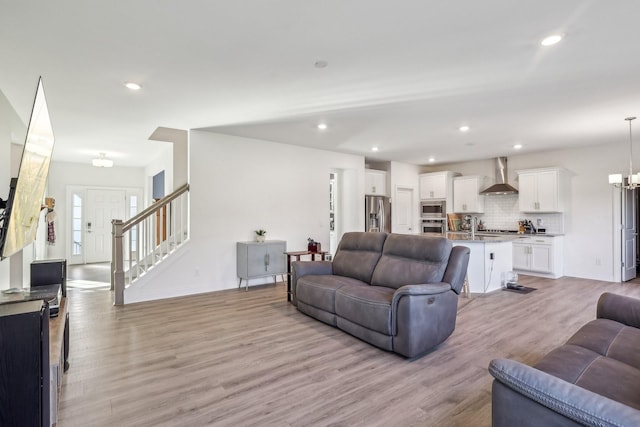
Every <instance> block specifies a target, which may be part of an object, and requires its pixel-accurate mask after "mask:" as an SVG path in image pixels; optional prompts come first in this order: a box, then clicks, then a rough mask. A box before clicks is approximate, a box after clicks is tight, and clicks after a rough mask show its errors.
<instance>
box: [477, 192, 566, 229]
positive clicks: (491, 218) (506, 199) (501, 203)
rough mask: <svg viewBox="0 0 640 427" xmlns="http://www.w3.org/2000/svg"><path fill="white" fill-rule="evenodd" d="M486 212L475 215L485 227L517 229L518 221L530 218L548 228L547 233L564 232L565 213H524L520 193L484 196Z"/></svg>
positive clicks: (534, 222) (534, 223)
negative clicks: (519, 201) (519, 199)
mask: <svg viewBox="0 0 640 427" xmlns="http://www.w3.org/2000/svg"><path fill="white" fill-rule="evenodd" d="M484 197H485V199H484V213H483V214H477V215H474V216H477V217H478V220H482V222H483V223H484V224H485V228H489V229H492V228H496V229H503V230H517V229H518V221H521V220H523V219H528V220H531V222H533V225H534V226H536V227H542V228H546V229H547V233H557V234H562V233H564V215H563V214H562V213H527V214H525V213H523V212H520V211H519V206H518V195H517V194H512V195H487V196H484Z"/></svg>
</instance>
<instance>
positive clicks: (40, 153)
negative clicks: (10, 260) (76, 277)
mask: <svg viewBox="0 0 640 427" xmlns="http://www.w3.org/2000/svg"><path fill="white" fill-rule="evenodd" d="M53 142H54V137H53V128H52V127H51V119H50V117H49V109H48V108H47V100H46V98H45V95H44V87H43V85H42V78H40V79H39V80H38V88H37V90H36V97H35V100H34V102H33V109H32V110H31V118H30V119H29V126H28V128H27V137H26V140H25V143H24V148H23V149H22V158H21V160H20V169H19V170H18V177H17V178H12V179H11V182H10V186H9V196H8V198H7V200H6V201H2V203H0V208H4V210H3V211H2V213H1V214H0V255H1V257H2V258H6V257H9V256H11V255H13V254H15V253H16V252H18V251H20V250H21V249H23V248H24V247H25V246H27V245H29V244H31V243H32V242H33V241H34V240H35V238H36V231H37V229H38V220H39V218H40V210H41V208H42V201H43V198H44V193H45V189H46V185H47V178H48V176H49V165H50V164H51V154H52V153H53ZM3 205H4V206H3Z"/></svg>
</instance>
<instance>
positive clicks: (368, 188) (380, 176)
mask: <svg viewBox="0 0 640 427" xmlns="http://www.w3.org/2000/svg"><path fill="white" fill-rule="evenodd" d="M364 194H367V195H372V196H386V195H387V173H386V172H385V171H378V170H373V169H365V170H364Z"/></svg>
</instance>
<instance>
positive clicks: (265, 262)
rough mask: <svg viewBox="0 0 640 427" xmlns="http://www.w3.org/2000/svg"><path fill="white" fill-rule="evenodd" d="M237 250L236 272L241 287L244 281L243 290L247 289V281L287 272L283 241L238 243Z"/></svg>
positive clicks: (274, 276) (285, 244) (285, 245)
mask: <svg viewBox="0 0 640 427" xmlns="http://www.w3.org/2000/svg"><path fill="white" fill-rule="evenodd" d="M236 250H237V258H236V261H237V272H238V277H239V278H240V282H239V283H238V287H240V286H241V285H242V280H243V279H245V280H246V283H245V289H248V287H249V279H256V278H259V277H267V276H273V280H274V282H275V281H276V275H278V274H281V275H284V274H285V273H286V272H287V263H286V256H285V254H284V253H285V252H286V251H287V242H285V241H284V240H267V241H265V242H238V243H237V245H236Z"/></svg>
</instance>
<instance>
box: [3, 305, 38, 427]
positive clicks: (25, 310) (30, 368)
mask: <svg viewBox="0 0 640 427" xmlns="http://www.w3.org/2000/svg"><path fill="white" fill-rule="evenodd" d="M49 387H50V365H49V307H48V305H47V304H46V303H45V302H44V301H42V300H35V301H25V302H14V303H8V304H2V305H0V425H1V426H5V427H12V426H20V427H30V426H49V425H50V417H49V416H50V404H49V403H50V402H49V400H50V389H49Z"/></svg>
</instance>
